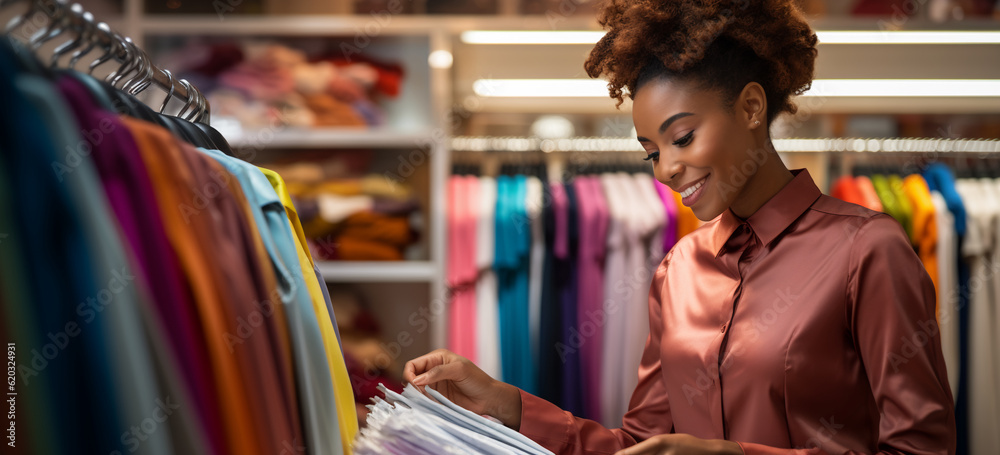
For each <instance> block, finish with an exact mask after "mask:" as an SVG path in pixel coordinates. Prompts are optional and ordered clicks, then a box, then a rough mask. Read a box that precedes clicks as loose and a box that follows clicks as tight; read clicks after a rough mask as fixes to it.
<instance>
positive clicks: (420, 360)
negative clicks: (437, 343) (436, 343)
mask: <svg viewBox="0 0 1000 455" xmlns="http://www.w3.org/2000/svg"><path fill="white" fill-rule="evenodd" d="M446 354H450V351H447V350H445V349H438V350H437V351H433V352H431V353H428V354H424V355H422V356H420V357H417V358H415V359H413V360H411V361H409V362H406V366H404V367H403V379H405V380H406V382H410V383H412V382H413V380H414V379H416V377H417V376H420V375H422V374H424V373H426V372H427V371H428V370H430V369H431V368H434V367H436V366H438V365H441V364H444V363H445V362H447V355H446Z"/></svg>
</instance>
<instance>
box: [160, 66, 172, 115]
mask: <svg viewBox="0 0 1000 455" xmlns="http://www.w3.org/2000/svg"><path fill="white" fill-rule="evenodd" d="M163 73H164V74H166V75H167V85H169V87H167V96H166V97H164V98H163V104H160V113H161V114H162V113H163V111H164V110H166V109H167V102H168V101H170V98H173V97H174V75H173V74H172V73H170V70H163Z"/></svg>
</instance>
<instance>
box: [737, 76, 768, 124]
mask: <svg viewBox="0 0 1000 455" xmlns="http://www.w3.org/2000/svg"><path fill="white" fill-rule="evenodd" d="M736 115H737V118H738V119H739V120H740V121H744V122H746V125H747V126H748V127H749V128H751V129H753V128H757V127H758V126H760V125H767V94H766V93H764V87H762V86H761V85H760V84H759V83H757V82H749V83H747V85H746V86H745V87H743V91H742V92H740V96H739V99H737V101H736Z"/></svg>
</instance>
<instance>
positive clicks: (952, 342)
mask: <svg viewBox="0 0 1000 455" xmlns="http://www.w3.org/2000/svg"><path fill="white" fill-rule="evenodd" d="M931 201H932V202H933V203H934V216H935V218H936V223H937V226H938V240H937V257H938V263H937V265H938V288H937V291H938V325H940V327H941V352H942V353H943V354H944V363H945V366H947V367H948V384H949V385H951V394H952V396H955V397H957V396H958V382H959V378H958V372H959V355H958V348H959V341H958V340H959V337H960V333H959V331H958V294H959V288H958V264H956V262H955V261H956V260H957V259H958V239H957V237H956V236H955V219H954V215H952V214H951V212H949V211H948V203H947V202H946V201H945V200H944V196H942V195H941V193H940V192H938V191H933V192H931Z"/></svg>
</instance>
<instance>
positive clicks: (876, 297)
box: [520, 169, 956, 455]
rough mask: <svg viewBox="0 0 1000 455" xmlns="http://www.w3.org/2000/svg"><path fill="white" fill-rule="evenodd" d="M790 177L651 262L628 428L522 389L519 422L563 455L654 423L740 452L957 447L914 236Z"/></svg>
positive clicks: (608, 443)
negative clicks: (645, 331)
mask: <svg viewBox="0 0 1000 455" xmlns="http://www.w3.org/2000/svg"><path fill="white" fill-rule="evenodd" d="M793 173H794V175H795V177H794V179H793V180H792V181H791V182H790V183H789V184H788V185H786V186H785V187H784V188H783V189H782V190H781V191H779V192H778V194H776V195H775V196H774V197H772V198H771V199H770V200H769V201H768V202H767V203H765V204H764V205H763V206H762V207H761V208H760V209H759V210H757V212H756V213H754V214H753V215H752V216H750V218H748V219H747V220H745V221H743V220H740V219H739V218H737V217H736V216H735V215H734V214H733V213H732V212H731V211H728V210H727V211H726V212H725V213H723V214H722V215H721V216H719V217H717V218H716V219H715V220H712V221H711V222H709V223H706V224H705V225H704V226H702V227H701V228H699V229H697V230H696V231H694V232H692V233H691V234H689V235H687V236H685V237H684V238H682V239H681V240H680V241H678V243H677V245H676V246H674V248H673V249H672V250H671V251H670V253H669V254H668V255H667V257H666V258H665V259H664V260H663V262H662V263H661V264H660V266H659V268H658V269H657V270H656V273H655V275H654V277H653V283H652V286H651V288H650V294H649V322H650V333H649V338H648V339H647V341H646V347H645V350H644V351H643V354H642V363H641V365H640V367H639V372H638V373H639V385H638V387H636V389H635V392H634V394H633V396H632V400H631V402H630V404H629V412H628V413H627V414H626V415H625V417H624V419H623V427H622V428H620V429H614V430H609V429H606V428H604V427H602V426H601V425H599V424H598V423H596V422H594V421H591V420H584V419H579V418H576V417H574V416H572V415H571V414H569V413H566V412H563V411H561V410H560V409H559V408H557V407H556V406H555V405H552V404H551V403H549V402H547V401H544V400H542V399H540V398H538V397H535V396H533V395H530V394H528V393H525V392H523V391H522V392H521V404H522V413H521V427H520V431H521V432H522V433H523V434H525V435H527V436H528V437H530V438H531V439H533V440H535V441H537V442H539V443H540V444H541V445H543V446H545V447H546V448H548V449H549V450H552V451H553V452H555V453H558V454H583V453H612V452H614V451H616V450H619V449H621V448H623V447H626V446H631V445H633V444H635V443H636V442H637V441H642V440H645V439H648V438H649V437H651V436H655V435H658V434H663V433H687V434H691V435H693V436H696V437H698V438H706V439H728V440H732V441H736V442H738V443H740V445H741V446H742V448H743V450H744V452H745V453H746V454H747V455H754V454H790V453H797V454H834V453H836V454H841V453H852V454H856V453H876V452H877V453H910V454H932V453H933V454H943V453H947V454H953V453H954V452H955V433H956V429H955V414H954V408H953V403H954V402H953V400H952V395H951V389H950V388H949V386H948V379H947V375H946V372H945V365H944V360H943V356H942V354H941V342H940V336H939V335H938V333H939V332H938V326H937V321H936V318H935V316H934V305H935V295H936V294H935V292H934V286H933V285H932V284H931V280H930V277H928V276H927V272H926V271H925V270H924V268H923V265H922V264H921V263H920V260H919V259H918V258H917V256H916V254H915V253H914V252H913V249H912V248H911V247H910V241H909V239H908V238H907V237H906V234H905V233H904V232H903V230H902V229H901V228H900V226H899V223H897V222H896V221H895V220H893V219H892V218H891V217H889V216H888V215H885V214H883V213H877V212H873V211H871V210H868V209H865V208H863V207H858V206H854V205H850V204H845V203H844V202H842V201H839V200H837V199H835V198H832V197H829V196H825V195H823V194H822V193H821V192H820V190H819V188H817V187H816V185H815V184H814V183H813V181H812V179H811V177H810V176H809V173H808V172H807V171H805V170H801V169H800V170H796V171H793ZM590 398H591V399H596V398H597V397H590ZM790 448H799V449H802V450H796V451H791V450H788V449H790Z"/></svg>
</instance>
